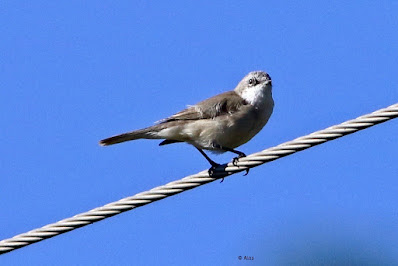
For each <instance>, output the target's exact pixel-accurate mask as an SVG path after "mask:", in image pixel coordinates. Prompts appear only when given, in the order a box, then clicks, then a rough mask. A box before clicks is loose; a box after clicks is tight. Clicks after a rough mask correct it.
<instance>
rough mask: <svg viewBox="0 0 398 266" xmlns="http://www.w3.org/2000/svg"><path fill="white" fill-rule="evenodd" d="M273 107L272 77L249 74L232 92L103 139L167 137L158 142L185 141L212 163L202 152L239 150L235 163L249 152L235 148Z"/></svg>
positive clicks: (263, 121) (108, 141)
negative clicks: (140, 127) (158, 120)
mask: <svg viewBox="0 0 398 266" xmlns="http://www.w3.org/2000/svg"><path fill="white" fill-rule="evenodd" d="M273 107H274V100H273V99H272V82H271V77H270V76H269V75H268V74H267V73H265V72H262V71H254V72H250V73H249V74H247V75H246V76H245V77H244V78H243V79H242V80H241V81H240V82H239V84H238V85H237V86H236V88H235V89H234V90H232V91H227V92H224V93H221V94H219V95H216V96H213V97H211V98H209V99H207V100H204V101H202V102H199V103H198V104H196V105H192V106H188V108H187V109H185V110H182V111H181V112H179V113H176V114H175V115H172V116H170V117H168V118H166V119H163V120H161V121H160V122H158V123H157V124H155V125H153V126H150V127H147V128H143V129H139V130H134V131H131V132H127V133H124V134H120V135H116V136H113V137H110V138H107V139H103V140H101V141H100V144H101V145H103V146H107V145H112V144H116V143H120V142H124V141H129V140H135V139H164V140H163V141H162V142H161V143H160V144H159V145H166V144H171V143H176V142H186V143H188V144H191V145H193V146H194V147H195V148H196V149H198V151H199V152H200V153H201V154H202V155H203V156H204V157H205V158H206V160H207V161H208V162H209V163H210V164H211V166H212V167H211V168H210V169H209V173H211V171H212V170H214V169H215V168H216V167H217V166H219V164H218V163H216V162H214V161H213V160H211V159H210V158H209V157H208V156H207V155H206V153H205V152H204V151H203V149H205V150H210V151H213V152H216V153H223V152H226V151H229V152H233V153H236V154H237V155H238V157H235V158H234V160H233V162H234V164H235V163H236V161H237V160H238V159H239V158H241V157H245V156H246V155H245V154H244V153H243V152H240V151H237V150H235V148H236V147H239V146H240V145H242V144H244V143H246V142H248V141H249V140H250V139H252V138H253V137H254V136H255V135H256V134H257V133H258V132H259V131H260V130H261V129H262V128H263V127H264V126H265V124H266V123H267V122H268V119H269V118H270V116H271V114H272V110H273Z"/></svg>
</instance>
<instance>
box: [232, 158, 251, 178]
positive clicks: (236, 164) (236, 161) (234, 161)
mask: <svg viewBox="0 0 398 266" xmlns="http://www.w3.org/2000/svg"><path fill="white" fill-rule="evenodd" d="M243 157H246V154H244V153H243V152H242V153H241V154H239V155H238V157H235V158H233V159H232V164H233V165H234V166H238V161H239V159H240V158H243ZM249 170H250V169H249V168H247V169H246V173H245V174H244V176H246V175H247V174H248V173H249Z"/></svg>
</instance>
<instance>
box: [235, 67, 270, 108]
mask: <svg viewBox="0 0 398 266" xmlns="http://www.w3.org/2000/svg"><path fill="white" fill-rule="evenodd" d="M235 92H236V93H237V94H239V95H240V96H241V97H242V98H244V99H245V100H246V101H247V102H248V103H250V104H252V105H256V104H258V103H259V102H261V101H263V100H264V98H266V97H272V81H271V77H270V76H269V75H268V74H267V73H266V72H263V71H253V72H250V73H249V74H247V75H246V76H245V77H244V78H243V79H242V80H241V81H240V82H239V84H238V86H236V88H235Z"/></svg>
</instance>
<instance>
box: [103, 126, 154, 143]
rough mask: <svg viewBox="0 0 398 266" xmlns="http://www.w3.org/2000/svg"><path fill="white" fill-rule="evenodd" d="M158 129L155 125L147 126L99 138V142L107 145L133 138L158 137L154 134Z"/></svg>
mask: <svg viewBox="0 0 398 266" xmlns="http://www.w3.org/2000/svg"><path fill="white" fill-rule="evenodd" d="M158 131H159V128H158V127H157V126H152V127H147V128H143V129H139V130H134V131H131V132H127V133H123V134H120V135H116V136H113V137H110V138H106V139H103V140H100V142H99V144H100V145H101V146H108V145H113V144H117V143H121V142H125V141H129V140H135V139H158V138H159V137H158V136H157V134H156V133H157V132H158Z"/></svg>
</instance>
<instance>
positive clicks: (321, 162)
mask: <svg viewBox="0 0 398 266" xmlns="http://www.w3.org/2000/svg"><path fill="white" fill-rule="evenodd" d="M0 6H1V8H0V14H1V15H0V25H1V27H0V34H1V36H2V38H1V42H0V50H1V52H0V67H1V74H0V76H1V79H0V80H1V89H0V101H1V105H0V110H1V112H0V123H1V125H2V126H1V130H0V137H1V139H2V147H1V153H2V159H1V160H0V213H1V216H0V228H1V230H0V239H5V238H9V237H12V236H14V235H16V234H19V233H23V232H26V231H29V230H32V229H35V228H38V227H41V226H44V225H46V224H49V223H53V222H56V221H58V220H61V219H64V218H67V217H70V216H73V215H75V214H78V213H81V212H85V211H87V210H90V209H92V208H95V207H98V206H102V205H104V204H106V203H109V202H112V201H116V200H119V199H121V198H124V197H126V196H130V195H134V194H136V193H138V192H141V191H145V190H148V189H151V188H153V187H155V186H159V185H162V184H165V183H168V182H170V181H173V180H177V179H180V178H182V177H184V176H186V175H189V174H193V173H197V172H199V171H202V170H204V169H206V168H208V163H207V162H206V161H205V160H204V159H203V158H202V157H201V155H200V154H199V153H198V152H197V151H196V150H195V149H194V148H193V147H190V146H189V145H186V144H175V145H169V146H165V147H158V143H159V141H156V140H155V141H150V140H139V141H134V142H129V143H124V144H122V145H116V146H112V147H100V146H99V145H98V141H99V140H100V139H102V138H104V137H108V136H111V135H114V134H117V133H122V132H124V131H129V130H133V129H138V128H141V127H145V126H148V125H151V124H152V123H153V122H154V121H157V120H159V119H161V118H164V117H166V116H169V115H172V114H173V113H175V112H177V111H179V110H181V109H183V108H184V107H185V106H186V105H187V104H195V103H196V102H198V101H201V100H203V99H205V98H207V97H210V96H212V95H215V94H217V93H220V92H223V91H226V90H230V89H233V88H234V87H235V86H236V84H237V83H238V82H239V81H240V79H241V78H242V77H243V76H244V75H246V74H247V73H248V72H250V71H252V70H265V71H267V72H269V73H270V75H271V77H272V79H273V84H274V88H273V95H274V100H275V108H274V113H273V115H272V117H271V119H270V121H269V123H268V124H267V125H266V127H265V128H264V129H263V130H262V131H261V132H260V133H259V134H258V135H257V136H256V137H255V138H254V139H252V140H251V141H250V142H249V143H247V144H245V145H243V146H241V147H240V150H242V151H244V152H245V153H246V154H250V153H253V152H256V151H259V150H262V149H265V148H267V147H271V146H274V145H277V144H280V143H282V142H284V141H288V140H291V139H293V138H296V137H299V136H302V135H305V134H308V133H311V132H313V131H316V130H320V129H323V128H325V127H328V126H331V125H334V124H337V123H341V122H343V121H345V120H348V119H352V118H355V117H357V116H360V115H363V114H366V113H369V112H372V111H375V110H377V109H380V108H384V107H387V106H389V105H391V104H394V103H396V102H398V81H397V73H398V65H397V62H398V34H397V32H398V18H397V15H396V14H398V2H397V1H383V0H381V1H352V2H345V3H342V2H338V1H270V2H267V3H264V2H262V1H244V2H243V1H242V2H241V3H236V2H235V3H231V2H230V1H216V2H214V1H203V2H202V3H201V4H195V3H188V2H186V1H174V2H172V3H168V2H160V1H158V2H152V1H117V2H115V1H52V2H51V1H2V3H1V5H0ZM397 133H398V121H395V120H393V121H390V122H387V123H384V124H381V125H378V126H375V127H373V128H370V129H366V130H364V131H361V132H359V133H356V134H354V135H350V136H347V137H344V138H342V139H338V140H335V141H333V142H328V143H326V144H323V145H320V146H317V147H314V148H311V149H309V150H306V151H303V152H300V153H297V154H294V155H292V156H288V157H286V158H283V159H280V160H277V161H274V162H271V163H269V164H266V165H263V166H261V167H257V168H255V169H252V170H251V171H250V174H249V175H248V176H245V177H244V176H242V174H237V175H234V176H231V177H229V178H227V179H225V181H224V183H222V184H220V183H219V182H213V183H211V184H208V185H205V186H202V187H199V188H197V189H194V190H191V191H188V192H184V193H182V194H179V195H177V196H174V197H171V198H167V199H164V200H162V201H159V202H156V203H154V204H150V205H148V206H145V207H142V208H138V209H136V210H134V211H131V212H127V213H124V214H121V215H118V216H115V217H112V218H110V219H106V220H104V221H101V222H99V223H96V224H94V225H90V226H87V227H83V228H81V229H78V230H75V231H72V232H69V233H66V234H63V235H61V236H57V237H54V238H52V239H49V240H45V241H42V242H40V243H37V244H33V245H31V246H28V247H25V248H22V249H20V250H16V251H14V252H11V253H8V254H5V255H1V256H0V264H2V265H21V264H28V263H29V264H30V265H54V264H56V265H110V264H117V265H132V264H134V265H165V264H173V265H248V264H251V265H286V264H289V263H301V264H308V263H317V264H319V263H323V264H325V262H326V264H327V263H330V262H341V263H342V262H351V263H359V264H363V263H364V262H370V263H375V264H398V226H397V224H398V216H397V213H398V207H397V206H398V205H397V202H398V178H397V177H398V163H397V162H398V161H397V155H398V154H397V150H398V141H397ZM211 156H212V158H213V159H214V160H216V161H218V162H223V163H224V162H228V161H229V160H230V159H231V158H232V157H233V155H232V154H228V153H227V154H223V155H220V156H215V155H211ZM238 256H251V257H254V260H253V261H244V260H239V259H238Z"/></svg>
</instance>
